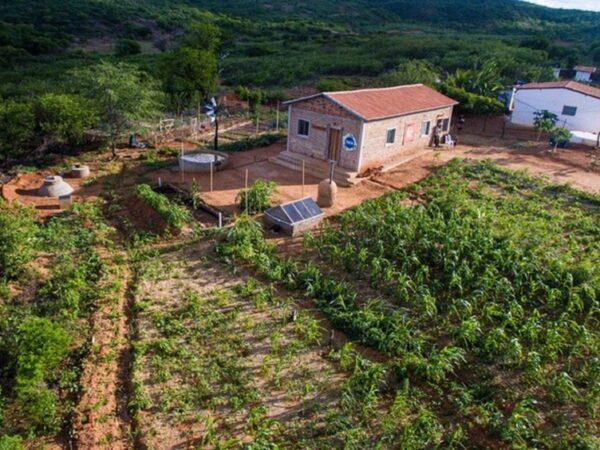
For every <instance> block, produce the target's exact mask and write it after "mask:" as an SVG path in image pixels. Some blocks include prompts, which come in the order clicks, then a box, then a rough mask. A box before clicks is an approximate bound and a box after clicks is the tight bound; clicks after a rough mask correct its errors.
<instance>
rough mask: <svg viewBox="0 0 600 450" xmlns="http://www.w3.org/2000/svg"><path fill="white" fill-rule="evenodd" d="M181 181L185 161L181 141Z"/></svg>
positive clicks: (183, 175)
mask: <svg viewBox="0 0 600 450" xmlns="http://www.w3.org/2000/svg"><path fill="white" fill-rule="evenodd" d="M180 166H181V182H182V183H184V182H185V169H184V167H185V161H184V160H183V141H181V164H180Z"/></svg>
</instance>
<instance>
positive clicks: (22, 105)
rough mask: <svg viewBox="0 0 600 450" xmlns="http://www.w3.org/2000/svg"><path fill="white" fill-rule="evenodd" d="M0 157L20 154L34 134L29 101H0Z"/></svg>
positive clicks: (32, 115)
mask: <svg viewBox="0 0 600 450" xmlns="http://www.w3.org/2000/svg"><path fill="white" fill-rule="evenodd" d="M0 124H2V125H1V126H0V157H3V158H7V157H10V156H20V155H22V154H23V153H24V148H25V147H27V146H29V144H30V142H31V140H32V139H33V137H34V135H35V114H34V110H33V105H32V103H31V102H15V101H9V102H5V103H0Z"/></svg>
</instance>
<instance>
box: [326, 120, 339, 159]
mask: <svg viewBox="0 0 600 450" xmlns="http://www.w3.org/2000/svg"><path fill="white" fill-rule="evenodd" d="M341 148H342V130H340V129H337V128H330V129H329V146H328V148H327V159H329V160H330V161H339V159H340V149H341Z"/></svg>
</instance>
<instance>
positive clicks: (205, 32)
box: [181, 22, 221, 53]
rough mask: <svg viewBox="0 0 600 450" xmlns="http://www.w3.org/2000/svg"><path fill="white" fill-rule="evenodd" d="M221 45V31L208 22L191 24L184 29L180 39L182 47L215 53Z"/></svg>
mask: <svg viewBox="0 0 600 450" xmlns="http://www.w3.org/2000/svg"><path fill="white" fill-rule="evenodd" d="M220 43H221V30H220V29H219V27H217V26H216V25H213V24H212V23H208V22H202V23H193V24H191V25H189V26H188V27H187V28H186V31H185V34H184V35H183V38H182V39H181V46H182V47H190V48H194V49H197V50H204V51H207V52H211V53H215V52H216V51H217V48H218V47H219V45H220Z"/></svg>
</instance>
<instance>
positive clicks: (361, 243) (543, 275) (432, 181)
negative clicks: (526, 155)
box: [219, 161, 600, 448]
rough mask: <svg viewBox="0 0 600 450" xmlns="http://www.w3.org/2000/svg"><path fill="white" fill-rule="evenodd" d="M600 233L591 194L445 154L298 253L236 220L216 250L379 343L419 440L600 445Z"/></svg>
mask: <svg viewBox="0 0 600 450" xmlns="http://www.w3.org/2000/svg"><path fill="white" fill-rule="evenodd" d="M599 237H600V200H599V199H598V198H595V197H592V196H590V195H587V194H583V193H581V192H577V191H574V190H571V189H569V188H564V187H559V186H552V185H549V184H547V183H545V182H543V181H541V180H538V179H532V178H529V177H527V176H525V175H523V174H518V173H514V172H508V171H503V170H501V169H499V168H497V167H496V166H493V165H490V164H487V163H479V164H475V163H467V162H460V161H452V162H451V163H450V164H449V165H448V166H446V167H444V168H442V169H440V170H439V171H438V172H437V173H436V174H435V175H434V176H432V177H430V178H429V179H427V180H425V181H423V182H421V183H418V184H416V185H413V186H411V187H410V188H408V189H405V190H403V191H400V192H396V193H392V194H389V195H386V196H384V197H382V198H380V199H377V200H372V201H368V202H366V203H364V204H363V205H362V206H360V207H357V208H355V209H353V210H350V211H348V212H346V213H344V214H342V215H341V216H339V217H338V218H337V219H336V220H335V221H334V222H332V223H330V226H329V227H327V228H326V229H325V230H323V232H322V233H320V234H319V236H318V237H310V236H309V237H307V239H306V240H305V244H306V246H307V247H308V250H307V254H306V255H304V257H303V258H299V257H298V258H296V259H295V260H283V259H282V258H281V257H278V256H277V255H276V253H275V252H274V250H273V248H271V247H270V246H269V245H268V244H267V243H266V242H265V241H264V240H263V239H262V237H261V235H260V232H258V230H256V227H255V225H254V224H252V223H251V222H247V221H242V222H240V223H239V224H238V226H237V227H236V228H235V229H234V230H232V231H231V232H230V233H229V235H228V236H227V239H225V240H224V241H223V242H222V243H221V244H220V246H219V250H220V253H221V254H222V255H224V256H226V257H234V258H237V259H239V260H245V261H248V262H250V263H252V264H253V265H254V266H255V268H256V269H257V270H258V272H259V273H260V274H261V275H262V276H264V277H265V278H267V279H270V280H273V281H276V282H279V283H281V284H282V285H285V286H287V287H288V288H290V289H296V290H299V291H302V292H303V293H304V294H305V295H306V296H308V297H311V298H314V300H315V304H316V305H317V307H318V308H319V309H320V311H321V312H322V313H323V314H324V315H325V316H326V317H327V318H328V319H329V320H330V321H331V323H332V324H333V326H335V327H336V328H337V329H340V330H343V331H344V332H346V333H347V334H348V336H349V337H351V338H352V339H354V340H356V341H358V342H360V343H362V344H364V345H367V346H370V347H373V348H375V349H377V350H379V351H380V352H382V353H384V354H385V355H387V356H388V357H389V358H390V360H389V362H388V363H387V364H386V369H387V370H388V371H390V372H392V373H393V374H394V377H392V379H391V381H390V382H389V383H388V384H387V387H388V389H390V390H391V391H392V392H393V391H396V392H397V394H396V395H400V396H402V398H406V397H407V392H408V398H410V399H418V400H419V401H420V402H422V405H423V407H424V408H425V409H426V410H427V411H429V415H428V417H429V419H430V421H429V423H428V426H427V429H428V430H432V429H433V430H437V434H436V433H434V434H431V435H429V436H430V437H431V439H430V440H428V441H426V443H427V444H440V445H444V446H449V445H451V444H455V445H458V446H460V445H463V446H467V447H470V446H474V447H478V448H486V447H487V448H498V447H514V448H525V447H531V446H536V447H538V448H597V447H598V445H600V441H599V430H598V418H597V417H598V413H599V412H600V411H599V409H600V345H599V344H600V335H599V331H598V330H599V328H598V319H599V314H600V309H599V303H598V295H599V294H600V273H599V272H600V268H599V266H598V263H597V261H598V259H599V258H598V257H599V256H600V239H599ZM307 258H308V260H309V261H308V262H300V261H306V259H307ZM388 381H389V380H388ZM407 386H410V388H409V390H407ZM432 424H433V425H432ZM396 426H397V427H398V430H399V431H398V432H399V433H402V434H404V433H405V432H406V431H405V430H407V429H410V428H411V427H415V426H416V425H415V422H414V421H412V420H406V419H405V421H404V422H401V421H398V423H397V424H396ZM376 442H379V443H380V444H381V445H383V446H384V447H386V446H388V445H390V446H392V445H391V444H390V441H388V440H385V439H384V437H383V436H377V439H376V440H372V441H370V443H371V444H372V445H375V444H376ZM416 442H419V443H420V444H421V445H424V442H425V441H422V440H421V441H416ZM414 445H416V447H414V448H421V447H419V445H417V444H414ZM410 448H413V447H410Z"/></svg>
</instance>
